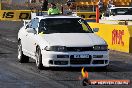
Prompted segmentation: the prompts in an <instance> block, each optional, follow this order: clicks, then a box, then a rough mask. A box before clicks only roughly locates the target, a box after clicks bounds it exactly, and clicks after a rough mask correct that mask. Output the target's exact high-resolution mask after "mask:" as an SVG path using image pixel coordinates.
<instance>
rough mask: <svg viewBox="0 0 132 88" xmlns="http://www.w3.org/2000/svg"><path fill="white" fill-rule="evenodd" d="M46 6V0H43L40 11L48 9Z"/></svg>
mask: <svg viewBox="0 0 132 88" xmlns="http://www.w3.org/2000/svg"><path fill="white" fill-rule="evenodd" d="M47 7H48V0H44V1H43V5H42V11H47V10H48V8H47Z"/></svg>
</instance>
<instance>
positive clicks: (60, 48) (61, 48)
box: [45, 46, 66, 52]
mask: <svg viewBox="0 0 132 88" xmlns="http://www.w3.org/2000/svg"><path fill="white" fill-rule="evenodd" d="M45 50H46V51H58V52H64V51H66V47H65V46H46V47H45Z"/></svg>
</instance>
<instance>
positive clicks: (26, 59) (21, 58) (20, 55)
mask: <svg viewBox="0 0 132 88" xmlns="http://www.w3.org/2000/svg"><path fill="white" fill-rule="evenodd" d="M18 61H19V62H20V63H28V62H29V57H28V56H25V55H24V54H23V51H22V44H21V41H19V42H18Z"/></svg>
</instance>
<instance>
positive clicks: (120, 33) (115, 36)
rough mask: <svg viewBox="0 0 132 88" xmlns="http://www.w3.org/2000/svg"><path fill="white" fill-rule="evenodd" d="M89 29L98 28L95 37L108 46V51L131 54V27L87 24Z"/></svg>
mask: <svg viewBox="0 0 132 88" xmlns="http://www.w3.org/2000/svg"><path fill="white" fill-rule="evenodd" d="M89 25H90V26H91V28H99V31H98V32H97V35H99V36H100V37H102V38H103V39H104V40H106V42H107V43H108V45H109V49H111V50H116V51H121V52H127V53H132V26H128V25H113V24H100V23H89Z"/></svg>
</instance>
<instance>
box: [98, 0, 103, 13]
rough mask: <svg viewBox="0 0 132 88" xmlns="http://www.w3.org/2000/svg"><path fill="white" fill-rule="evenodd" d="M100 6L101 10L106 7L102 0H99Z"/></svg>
mask: <svg viewBox="0 0 132 88" xmlns="http://www.w3.org/2000/svg"><path fill="white" fill-rule="evenodd" d="M98 7H99V11H100V12H102V11H103V8H104V3H103V2H102V0H99V2H98Z"/></svg>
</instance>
